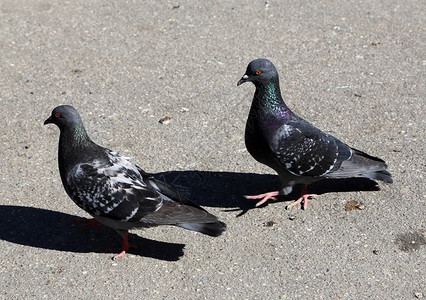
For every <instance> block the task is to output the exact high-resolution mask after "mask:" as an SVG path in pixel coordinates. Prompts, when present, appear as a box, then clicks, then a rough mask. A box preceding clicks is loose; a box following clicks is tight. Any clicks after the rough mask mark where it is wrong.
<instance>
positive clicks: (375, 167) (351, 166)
mask: <svg viewBox="0 0 426 300" xmlns="http://www.w3.org/2000/svg"><path fill="white" fill-rule="evenodd" d="M352 151H353V154H352V157H351V158H350V159H349V160H346V161H343V162H342V164H341V165H340V168H339V169H337V170H336V171H332V172H331V173H329V177H332V178H333V177H334V178H336V177H352V176H363V177H367V178H370V179H376V180H381V181H384V182H387V183H392V182H393V180H392V175H391V173H389V171H387V170H386V169H387V167H388V166H387V165H386V163H385V161H384V160H382V159H380V158H378V157H374V156H371V155H369V154H367V153H365V152H362V151H359V150H357V149H353V148H352Z"/></svg>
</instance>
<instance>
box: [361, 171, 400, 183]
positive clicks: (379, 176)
mask: <svg viewBox="0 0 426 300" xmlns="http://www.w3.org/2000/svg"><path fill="white" fill-rule="evenodd" d="M362 176H364V177H367V178H370V179H375V180H381V181H383V182H386V183H392V182H393V179H392V174H391V173H389V172H388V171H387V170H381V171H377V172H372V173H366V174H362Z"/></svg>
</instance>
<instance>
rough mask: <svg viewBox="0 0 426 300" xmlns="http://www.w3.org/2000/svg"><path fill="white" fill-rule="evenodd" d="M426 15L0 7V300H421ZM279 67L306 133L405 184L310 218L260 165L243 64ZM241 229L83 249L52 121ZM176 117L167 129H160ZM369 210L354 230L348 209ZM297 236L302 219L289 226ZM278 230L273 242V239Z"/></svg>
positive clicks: (332, 190)
mask: <svg viewBox="0 0 426 300" xmlns="http://www.w3.org/2000/svg"><path fill="white" fill-rule="evenodd" d="M425 11H426V4H425V2H424V1H403V2H401V1H378V0H372V1H339V2H335V1H317V2H314V1H271V0H268V1H264V0H262V1H199V2H196V1H187V0H173V1H166V2H164V1H152V0H148V1H81V0H76V1H53V0H24V1H22V0H18V1H12V0H2V1H0V61H1V77H0V85H1V86H0V88H1V90H0V99H1V100H0V101H1V108H2V109H1V123H0V125H1V132H2V134H1V135H0V136H1V145H0V147H1V148H0V149H1V153H2V155H1V161H0V165H1V167H0V168H1V169H0V170H1V179H0V185H1V198H0V254H1V261H0V266H1V267H0V276H1V280H0V291H1V292H0V295H1V296H0V297H1V298H2V299H23V298H26V299H42V298H48V299H59V298H60V297H62V298H64V299H126V298H128V299H415V298H416V297H422V295H425V294H426V288H425V270H426V268H425V261H426V259H425V258H426V257H425V247H424V245H425V232H426V230H425V193H424V187H425V186H424V174H425V168H424V166H425V165H424V161H425V160H424V157H425V146H424V145H425V113H424V107H425V53H426V49H425V48H426V47H425V40H426V38H425V31H426V30H425V14H424V12H425ZM259 57H266V58H269V59H271V60H272V61H273V62H274V63H275V64H276V66H277V68H278V70H279V73H280V78H281V88H282V91H283V94H284V95H283V96H284V98H285V99H286V102H287V104H288V105H289V106H290V107H291V108H292V109H293V110H294V111H295V112H296V113H298V114H300V115H301V116H303V117H304V118H306V119H308V120H309V121H311V122H312V123H314V124H315V125H317V126H318V127H320V128H322V129H324V130H326V131H329V132H332V133H333V134H334V135H336V136H337V137H339V138H341V139H343V140H344V141H345V142H347V143H348V144H350V145H352V146H353V147H356V148H359V149H360V150H364V151H366V152H368V153H370V154H372V155H375V156H379V157H381V158H383V159H385V160H386V161H387V162H388V164H389V169H390V171H391V172H392V174H393V176H394V181H395V183H394V184H393V185H384V184H381V183H380V184H379V186H378V187H380V191H378V190H377V187H376V186H374V184H371V182H368V181H367V182H366V181H363V180H345V181H338V182H330V181H329V182H323V183H318V184H316V185H315V186H313V187H311V190H312V191H316V192H319V193H321V195H320V196H319V197H318V199H317V200H314V201H312V202H311V203H310V206H309V208H308V210H306V211H302V210H300V209H294V210H291V211H287V210H285V206H286V204H287V202H284V201H283V200H288V199H281V200H280V201H277V202H275V203H269V204H268V205H266V206H263V207H260V208H254V207H253V206H254V202H250V201H247V200H245V199H244V198H243V197H242V195H244V194H253V193H261V192H266V191H268V190H272V189H275V188H278V187H279V181H278V178H277V177H276V176H275V174H274V173H273V172H272V171H271V170H270V169H268V168H267V167H265V166H262V165H260V164H259V163H257V162H256V161H254V159H252V158H251V157H250V155H249V154H248V153H247V151H246V150H245V145H244V139H243V135H244V126H245V122H246V118H247V114H248V110H249V108H250V102H251V99H252V96H253V92H254V87H253V86H252V85H250V84H246V85H243V86H240V87H238V88H237V87H236V83H237V81H238V80H239V79H240V78H241V76H242V75H243V74H244V72H245V68H246V66H247V64H248V63H249V62H250V61H251V60H252V59H255V58H259ZM59 104H71V105H73V106H75V107H76V108H77V109H78V110H79V111H80V113H81V115H82V118H83V120H84V122H85V125H86V128H87V130H88V132H89V135H90V136H91V137H92V139H93V140H94V141H96V142H97V143H99V144H101V145H103V146H105V147H108V148H111V149H114V150H116V151H119V152H120V153H121V154H123V155H126V156H134V157H135V161H136V162H137V163H138V164H139V165H140V166H141V167H143V168H144V169H145V170H146V171H148V172H153V173H156V174H157V175H158V176H159V177H160V178H163V179H165V180H166V181H167V182H169V183H171V184H174V185H175V186H177V187H178V188H180V189H181V190H182V191H184V192H186V193H187V194H188V195H189V196H190V197H191V198H193V199H194V200H195V201H196V202H198V203H200V204H202V205H204V206H205V207H206V208H207V209H208V210H209V211H211V212H212V213H214V214H216V215H217V216H219V217H220V219H221V220H223V221H225V222H226V223H227V224H228V227H229V229H228V231H227V232H226V233H225V234H224V235H223V236H221V237H219V238H210V237H207V236H203V235H201V234H197V233H194V232H189V231H186V230H182V229H180V228H174V227H158V228H153V229H149V230H146V231H143V232H142V231H134V232H133V234H132V235H131V236H130V240H131V241H132V242H133V243H136V244H138V245H139V248H138V249H136V250H132V251H130V253H128V254H126V255H125V256H124V257H123V258H121V259H119V260H117V261H112V260H111V257H112V254H111V253H108V252H106V251H105V249H106V248H109V247H116V246H119V245H120V238H119V236H118V235H117V234H116V233H114V232H113V231H111V230H110V229H108V228H105V227H102V228H101V232H100V233H97V232H96V231H90V230H89V231H85V232H82V231H80V230H79V226H77V225H75V224H74V223H73V220H76V219H79V218H81V217H87V216H88V215H87V214H86V213H84V212H83V211H81V210H80V209H79V208H78V207H77V206H76V205H75V204H74V203H73V202H72V201H71V200H70V199H69V198H68V197H67V196H66V194H65V192H64V190H63V188H62V185H61V182H60V178H59V172H58V169H57V144H58V129H57V128H56V127H55V126H43V125H42V124H43V121H44V120H45V119H46V118H47V117H48V116H49V115H50V112H51V110H52V109H53V108H54V107H55V106H57V105H59ZM166 116H168V117H171V121H170V123H169V124H167V125H162V124H160V123H159V120H160V119H161V118H163V117H166ZM352 200H354V201H357V202H362V203H363V204H364V207H365V208H364V209H363V210H357V209H356V210H352V211H345V206H346V204H347V203H348V202H349V201H352ZM290 219H293V220H290ZM268 222H269V223H268Z"/></svg>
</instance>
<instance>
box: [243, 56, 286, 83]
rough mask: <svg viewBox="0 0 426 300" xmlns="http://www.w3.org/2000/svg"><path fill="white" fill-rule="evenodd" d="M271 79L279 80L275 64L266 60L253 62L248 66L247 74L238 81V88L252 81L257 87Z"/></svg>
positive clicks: (260, 59)
mask: <svg viewBox="0 0 426 300" xmlns="http://www.w3.org/2000/svg"><path fill="white" fill-rule="evenodd" d="M271 79H275V80H278V72H277V69H275V66H274V64H273V63H272V62H271V61H270V60H268V59H265V58H259V59H255V60H253V61H251V62H250V63H249V65H248V66H247V70H246V73H245V74H244V75H243V77H241V79H240V80H239V81H238V83H237V86H239V85H241V84H243V83H244V82H247V81H251V82H253V84H254V85H255V86H258V85H262V84H264V83H266V82H268V81H270V80H271Z"/></svg>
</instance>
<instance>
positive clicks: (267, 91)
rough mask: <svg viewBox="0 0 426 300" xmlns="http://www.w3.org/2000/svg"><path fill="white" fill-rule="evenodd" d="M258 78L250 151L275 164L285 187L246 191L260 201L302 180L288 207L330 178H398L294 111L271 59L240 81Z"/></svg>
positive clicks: (259, 63) (250, 119)
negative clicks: (255, 192) (312, 186)
mask: <svg viewBox="0 0 426 300" xmlns="http://www.w3.org/2000/svg"><path fill="white" fill-rule="evenodd" d="M245 82H252V83H253V84H254V85H255V87H256V91H255V93H254V97H253V101H252V104H251V108H250V112H249V116H248V119H247V124H246V129H245V144H246V147H247V150H248V152H249V153H250V154H251V155H252V156H253V158H254V159H256V160H257V161H258V162H260V163H262V164H265V165H267V166H269V167H270V168H272V169H274V170H275V171H276V172H277V173H278V175H279V177H280V180H281V182H282V185H283V188H282V189H281V190H280V191H274V192H269V193H265V194H261V195H254V196H246V198H248V199H261V200H260V201H259V202H258V203H257V204H256V206H259V205H262V204H263V203H265V202H266V201H268V199H275V198H274V197H275V196H278V195H288V194H290V193H291V192H292V190H293V186H294V185H296V184H302V185H303V186H302V195H301V197H300V198H299V199H297V200H296V201H295V202H294V203H292V204H290V205H289V206H288V207H287V208H291V207H294V206H296V205H300V204H301V203H303V209H305V208H306V207H307V203H308V199H309V198H314V197H315V196H317V195H315V194H308V193H307V185H308V184H310V183H313V182H315V181H318V180H321V179H325V178H345V177H354V176H362V177H367V178H370V179H375V180H381V181H384V182H386V183H392V175H391V174H390V173H389V171H387V170H386V169H387V165H386V163H385V162H384V161H383V160H382V159H380V158H377V157H374V156H371V155H368V154H367V153H364V152H362V151H359V150H356V149H354V148H351V147H349V146H348V145H346V144H345V143H343V142H341V141H340V140H338V139H337V138H335V137H334V136H332V135H330V134H327V133H325V132H323V131H321V130H320V129H318V128H316V127H315V126H314V125H312V124H310V123H309V122H307V121H306V120H304V119H302V118H301V117H299V116H297V115H296V114H295V113H293V112H292V111H291V110H290V109H289V108H288V107H287V105H286V104H285V103H284V100H283V98H282V97H281V91H280V85H279V78H278V72H277V70H276V68H275V66H274V64H273V63H272V62H271V61H269V60H267V59H262V58H261V59H255V60H253V61H251V62H250V63H249V65H248V66H247V70H246V73H245V74H244V75H243V77H242V78H241V79H240V80H239V81H238V83H237V86H239V85H241V84H243V83H245Z"/></svg>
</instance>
